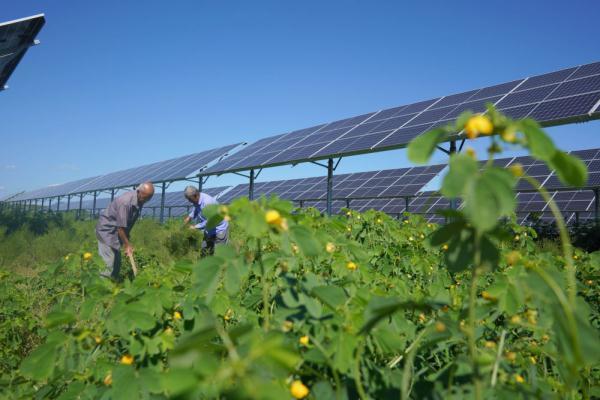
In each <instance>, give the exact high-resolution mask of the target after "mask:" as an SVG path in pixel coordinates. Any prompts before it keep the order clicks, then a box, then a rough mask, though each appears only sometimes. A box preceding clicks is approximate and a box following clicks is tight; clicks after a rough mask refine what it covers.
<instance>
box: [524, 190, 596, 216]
mask: <svg viewBox="0 0 600 400" xmlns="http://www.w3.org/2000/svg"><path fill="white" fill-rule="evenodd" d="M550 195H551V198H552V200H554V201H555V202H556V205H557V206H558V208H559V210H560V211H561V213H562V215H563V217H564V218H565V222H566V223H573V222H575V221H576V220H577V218H579V220H580V221H584V220H590V219H593V218H594V201H595V200H594V193H593V192H592V191H590V190H571V191H556V192H551V193H550ZM533 216H536V217H538V218H540V219H541V220H545V221H550V220H554V216H553V215H552V213H551V212H550V208H549V206H548V204H547V203H546V201H545V200H544V199H543V198H542V196H541V195H540V194H539V193H518V194H517V221H518V222H519V223H527V222H528V221H531V219H532V217H533Z"/></svg>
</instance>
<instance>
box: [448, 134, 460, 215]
mask: <svg viewBox="0 0 600 400" xmlns="http://www.w3.org/2000/svg"><path fill="white" fill-rule="evenodd" d="M454 153H456V140H453V141H451V142H450V152H449V154H450V156H452V154H454ZM450 208H451V209H452V210H456V209H457V208H458V203H457V201H456V199H450Z"/></svg>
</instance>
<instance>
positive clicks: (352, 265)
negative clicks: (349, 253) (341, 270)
mask: <svg viewBox="0 0 600 400" xmlns="http://www.w3.org/2000/svg"><path fill="white" fill-rule="evenodd" d="M346 268H348V269H349V270H350V271H354V270H355V269H356V268H358V265H356V264H355V263H353V262H352V261H348V263H347V264H346Z"/></svg>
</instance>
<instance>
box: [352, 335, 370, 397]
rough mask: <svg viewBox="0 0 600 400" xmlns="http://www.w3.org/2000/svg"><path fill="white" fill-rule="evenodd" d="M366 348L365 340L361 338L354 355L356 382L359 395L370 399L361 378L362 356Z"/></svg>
mask: <svg viewBox="0 0 600 400" xmlns="http://www.w3.org/2000/svg"><path fill="white" fill-rule="evenodd" d="M364 349H365V341H364V339H360V341H359V342H358V347H357V348H356V356H355V357H354V384H355V385H356V390H357V391H358V396H359V397H360V398H361V399H368V398H369V396H367V393H366V392H365V388H364V387H363V385H362V381H361V378H360V360H361V358H362V353H363V351H364Z"/></svg>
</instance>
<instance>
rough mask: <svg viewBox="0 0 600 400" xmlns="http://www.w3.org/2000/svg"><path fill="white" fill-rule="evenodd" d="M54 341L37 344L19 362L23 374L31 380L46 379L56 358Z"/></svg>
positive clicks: (52, 368)
mask: <svg viewBox="0 0 600 400" xmlns="http://www.w3.org/2000/svg"><path fill="white" fill-rule="evenodd" d="M56 352H57V346H56V343H46V344H43V345H41V346H39V347H38V348H37V349H35V350H34V351H33V353H31V354H30V355H29V356H28V357H27V358H26V359H25V360H23V362H22V363H21V367H20V369H21V373H22V374H23V376H25V377H27V378H30V379H33V380H38V381H39V380H43V379H47V378H49V377H50V375H52V371H54V362H55V359H56Z"/></svg>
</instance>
